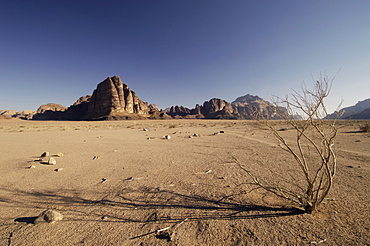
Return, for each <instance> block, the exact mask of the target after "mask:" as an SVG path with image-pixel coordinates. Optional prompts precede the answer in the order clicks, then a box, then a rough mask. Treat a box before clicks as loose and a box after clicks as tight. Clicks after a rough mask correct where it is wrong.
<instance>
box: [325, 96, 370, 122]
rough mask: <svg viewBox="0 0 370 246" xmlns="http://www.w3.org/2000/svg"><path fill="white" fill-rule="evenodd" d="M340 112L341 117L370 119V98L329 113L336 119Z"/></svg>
mask: <svg viewBox="0 0 370 246" xmlns="http://www.w3.org/2000/svg"><path fill="white" fill-rule="evenodd" d="M338 114H342V115H341V117H340V118H339V119H353V120H367V119H370V98H369V99H365V100H363V101H359V102H358V103H356V105H354V106H350V107H346V108H342V109H341V110H339V111H338V112H334V113H332V114H330V115H329V118H331V119H334V118H336V117H337V115H338Z"/></svg>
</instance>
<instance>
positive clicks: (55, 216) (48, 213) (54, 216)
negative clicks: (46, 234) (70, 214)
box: [34, 209, 63, 224]
mask: <svg viewBox="0 0 370 246" xmlns="http://www.w3.org/2000/svg"><path fill="white" fill-rule="evenodd" d="M62 219H63V215H62V214H61V213H59V212H58V211H56V210H53V209H47V210H45V211H43V212H42V213H41V214H40V215H39V216H38V217H37V219H36V220H35V222H34V223H35V224H38V223H42V222H48V223H55V222H57V221H60V220H62Z"/></svg>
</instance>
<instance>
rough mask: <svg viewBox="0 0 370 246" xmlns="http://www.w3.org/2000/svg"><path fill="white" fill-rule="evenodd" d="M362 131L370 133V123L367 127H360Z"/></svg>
mask: <svg viewBox="0 0 370 246" xmlns="http://www.w3.org/2000/svg"><path fill="white" fill-rule="evenodd" d="M360 131H362V132H370V123H366V124H365V125H362V126H360Z"/></svg>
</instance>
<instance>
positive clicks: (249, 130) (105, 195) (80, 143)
mask: <svg viewBox="0 0 370 246" xmlns="http://www.w3.org/2000/svg"><path fill="white" fill-rule="evenodd" d="M359 124H361V123H360V122H352V121H351V122H348V121H347V122H345V123H343V127H342V128H341V129H340V131H339V135H338V137H337V139H336V145H335V148H336V151H337V155H338V173H337V176H336V177H335V181H334V182H335V183H334V186H333V189H332V190H331V192H330V194H329V196H328V198H329V199H327V200H325V202H324V203H323V204H321V206H320V207H319V209H318V210H317V211H316V212H314V213H313V214H311V215H309V214H302V213H301V210H299V209H297V208H296V207H294V206H292V204H289V203H288V202H287V201H284V200H281V199H279V198H277V197H275V196H274V195H272V194H269V193H267V192H265V191H263V190H261V189H256V187H255V186H254V185H252V184H251V180H250V178H249V177H248V176H247V175H246V174H245V173H244V172H243V171H242V170H241V169H240V168H239V167H238V166H237V165H236V164H235V162H234V161H233V158H232V156H236V157H237V158H238V159H239V160H241V161H242V162H243V163H244V164H245V166H246V167H248V169H249V170H251V171H253V172H254V173H256V174H257V175H260V176H263V175H266V174H267V172H266V166H269V167H275V168H278V169H279V170H280V171H282V172H290V171H291V169H292V163H291V157H289V156H286V154H285V153H283V152H282V151H281V149H279V148H278V147H277V141H276V140H275V138H274V137H273V136H272V135H271V134H270V133H269V132H268V131H267V130H263V129H261V128H260V127H259V126H258V125H259V124H258V123H256V122H253V121H218V120H214V121H211V120H171V121H117V122H52V121H22V120H0V175H1V178H0V245H11V246H15V245H38V246H41V245H312V244H313V245H316V244H319V245H370V233H369V228H370V222H369V217H370V213H369V205H368V204H369V201H370V200H369V193H370V192H369V186H370V184H369V177H370V175H369V173H370V134H369V133H360V132H358V130H359ZM143 128H146V129H147V131H144V130H143ZM220 131H224V133H220V134H217V135H214V133H215V132H220ZM193 134H200V135H201V137H193V138H189V136H190V135H193ZM283 134H284V135H285V136H286V138H288V139H293V138H294V131H293V130H289V129H288V130H286V131H284V133H283ZM165 135H170V136H171V139H161V137H162V136H165ZM148 138H152V139H151V140H148ZM44 151H49V152H50V153H51V154H57V153H63V154H64V156H63V157H55V159H56V161H57V164H56V165H44V164H40V163H39V162H37V161H35V160H37V159H38V158H39V156H40V154H41V153H43V152H44ZM31 165H34V166H35V168H31V169H29V168H27V167H29V166H31ZM56 169H59V171H55V170H56ZM266 178H268V176H266ZM47 208H53V209H56V210H58V211H60V212H61V213H62V214H63V216H64V219H63V220H62V221H59V222H57V223H54V224H49V223H41V224H37V225H35V224H33V223H32V222H33V221H34V219H35V217H36V216H38V215H39V214H40V213H41V212H42V211H44V210H45V209H47ZM168 227H170V228H169V229H168V230H164V231H163V232H162V233H157V230H159V229H164V228H168Z"/></svg>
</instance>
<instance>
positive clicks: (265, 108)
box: [167, 94, 280, 119]
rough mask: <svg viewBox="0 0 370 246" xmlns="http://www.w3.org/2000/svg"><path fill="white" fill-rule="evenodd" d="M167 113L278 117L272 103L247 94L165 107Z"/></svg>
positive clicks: (210, 116)
mask: <svg viewBox="0 0 370 246" xmlns="http://www.w3.org/2000/svg"><path fill="white" fill-rule="evenodd" d="M167 113H168V114H169V115H171V116H172V117H182V118H188V117H189V116H195V115H196V116H197V118H206V119H254V118H255V114H258V115H259V116H263V117H264V118H266V119H279V118H280V117H279V115H278V114H277V110H276V108H275V107H274V105H272V104H271V103H269V102H268V101H265V100H263V99H262V98H260V97H258V96H252V95H249V94H248V95H245V96H242V97H239V98H237V99H236V100H235V101H233V102H232V103H229V102H227V101H225V100H222V99H219V98H212V99H211V100H209V101H206V102H204V103H203V105H202V106H199V105H198V104H197V105H196V106H195V108H194V109H188V108H185V107H182V106H175V107H171V108H169V109H167Z"/></svg>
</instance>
